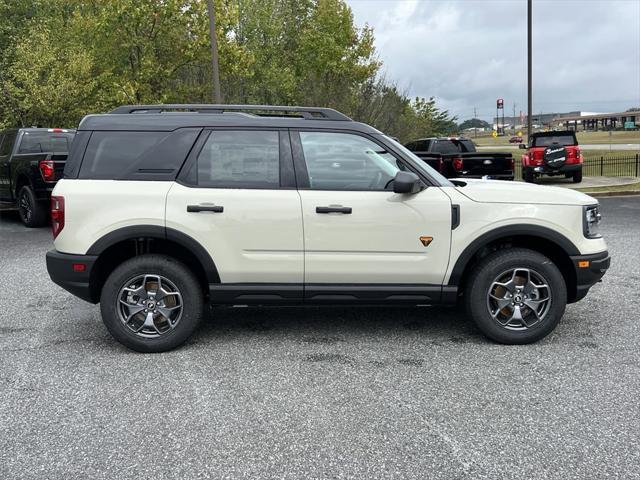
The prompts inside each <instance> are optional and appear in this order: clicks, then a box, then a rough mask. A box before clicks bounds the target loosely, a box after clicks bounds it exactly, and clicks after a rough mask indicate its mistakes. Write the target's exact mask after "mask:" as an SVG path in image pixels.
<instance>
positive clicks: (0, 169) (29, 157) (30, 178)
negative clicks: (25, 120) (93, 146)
mask: <svg viewBox="0 0 640 480" xmlns="http://www.w3.org/2000/svg"><path fill="white" fill-rule="evenodd" d="M74 136H75V130H66V129H62V128H16V129H10V130H4V131H2V132H0V201H2V202H9V203H12V204H15V205H16V206H17V207H18V212H19V214H20V219H21V220H22V222H23V223H24V224H25V225H26V226H27V227H39V226H42V225H45V224H46V223H47V221H48V213H49V202H50V197H51V191H52V190H53V187H54V186H55V184H56V182H57V181H58V179H60V178H62V173H63V171H64V165H65V163H66V160H67V155H68V152H69V148H70V147H71V142H72V141H73V137H74Z"/></svg>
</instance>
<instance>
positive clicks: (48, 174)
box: [38, 160, 56, 182]
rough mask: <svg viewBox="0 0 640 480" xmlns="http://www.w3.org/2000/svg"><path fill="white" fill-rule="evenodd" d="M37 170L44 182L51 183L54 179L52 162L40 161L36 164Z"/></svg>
mask: <svg viewBox="0 0 640 480" xmlns="http://www.w3.org/2000/svg"><path fill="white" fill-rule="evenodd" d="M38 169H40V173H41V174H42V178H43V179H44V181H45V182H53V181H54V180H55V179H56V171H55V168H54V164H53V161H52V160H41V161H40V162H39V163H38Z"/></svg>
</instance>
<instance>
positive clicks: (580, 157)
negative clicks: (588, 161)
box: [576, 148, 582, 163]
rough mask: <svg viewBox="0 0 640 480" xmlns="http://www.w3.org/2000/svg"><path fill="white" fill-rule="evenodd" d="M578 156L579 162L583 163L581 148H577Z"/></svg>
mask: <svg viewBox="0 0 640 480" xmlns="http://www.w3.org/2000/svg"><path fill="white" fill-rule="evenodd" d="M576 158H577V159H578V162H580V163H582V154H581V153H580V149H579V148H576Z"/></svg>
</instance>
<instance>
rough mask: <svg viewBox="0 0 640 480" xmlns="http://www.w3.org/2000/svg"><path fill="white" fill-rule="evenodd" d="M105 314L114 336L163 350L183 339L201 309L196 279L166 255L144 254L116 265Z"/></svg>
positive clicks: (133, 345)
mask: <svg viewBox="0 0 640 480" xmlns="http://www.w3.org/2000/svg"><path fill="white" fill-rule="evenodd" d="M100 310H101V313H102V320H103V321H104V324H105V326H106V327H107V330H109V332H110V333H111V335H113V337H114V338H115V339H116V340H118V341H119V342H120V343H122V344H123V345H125V346H126V347H128V348H130V349H132V350H136V351H138V352H145V353H152V352H165V351H167V350H171V349H173V348H176V347H178V346H180V345H182V344H183V343H184V342H185V341H186V340H187V339H188V338H189V337H190V336H191V334H192V333H193V332H194V331H195V329H196V327H197V326H198V324H199V323H200V320H201V318H202V312H203V294H202V289H201V288H200V285H199V283H198V280H197V279H196V277H195V276H194V275H193V273H192V272H191V271H190V270H189V269H188V268H187V267H186V266H185V265H183V264H182V263H180V262H178V261H176V260H175V259H173V258H171V257H167V256H164V255H141V256H139V257H134V258H132V259H129V260H127V261H125V262H124V263H122V264H121V265H120V266H118V267H117V268H116V269H115V270H114V271H113V273H111V275H109V278H107V281H106V282H105V285H104V288H103V289H102V295H101V297H100Z"/></svg>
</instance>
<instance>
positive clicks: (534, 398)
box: [0, 197, 640, 479]
mask: <svg viewBox="0 0 640 480" xmlns="http://www.w3.org/2000/svg"><path fill="white" fill-rule="evenodd" d="M601 203H602V205H603V209H602V210H603V215H604V219H605V222H604V224H603V231H604V234H605V235H606V238H607V241H608V243H609V247H610V251H611V253H612V257H613V264H612V267H611V270H610V271H609V272H608V274H607V275H606V276H605V279H604V280H605V281H604V283H602V284H599V285H596V286H595V287H594V288H593V289H592V291H591V293H590V295H589V296H588V297H587V298H586V299H585V300H584V301H582V302H580V303H578V304H575V305H571V306H569V307H568V309H567V313H566V315H565V317H564V319H563V321H562V322H561V324H560V326H559V327H558V328H557V329H556V331H555V332H554V333H553V334H552V335H551V336H549V337H547V338H546V339H545V340H543V341H542V342H539V343H537V344H535V345H529V346H519V347H508V346H501V345H496V344H492V343H490V342H488V341H486V340H485V339H484V338H483V337H482V336H481V335H480V334H479V333H478V332H477V331H476V330H474V328H473V327H472V326H471V324H470V323H469V322H467V321H466V320H465V319H464V317H463V316H462V315H460V314H459V313H457V312H456V310H455V309H444V308H413V309H412V308H398V309H393V308H376V309H374V308H350V309H347V308H322V309H319V308H309V309H303V308H270V309H260V308H250V309H248V308H235V309H217V310H214V315H213V316H212V317H211V318H210V319H208V321H206V322H205V324H204V325H203V326H202V328H201V329H200V331H199V333H198V334H197V335H196V337H195V338H194V339H193V340H192V341H191V342H190V343H188V344H187V345H186V346H184V347H183V348H181V349H179V350H176V351H174V352H170V353H166V354H160V355H143V354H137V353H133V352H130V351H128V350H126V349H124V348H123V347H121V346H120V345H119V344H117V343H116V342H115V341H113V340H112V339H111V337H110V336H109V335H108V333H107V331H106V329H105V328H104V326H103V325H102V322H101V320H100V316H99V310H98V307H97V306H94V305H90V304H87V303H84V302H82V301H81V300H78V299H76V298H74V297H72V296H71V295H70V294H67V293H66V292H65V291H63V290H62V289H60V288H58V287H57V286H55V285H54V284H53V283H51V282H50V281H49V278H48V275H47V273H46V267H45V264H44V254H45V252H46V251H47V250H48V249H50V248H51V245H52V241H51V234H50V231H49V230H48V229H39V230H28V229H26V228H23V227H22V226H21V225H20V224H19V222H18V219H17V216H16V215H15V214H14V213H12V212H0V478H2V479H13V478H20V479H30V478H105V479H107V478H108V479H119V478H154V479H162V478H230V479H244V478H252V479H257V478H283V479H284V478H286V479H303V478H362V479H371V478H402V479H414V478H415V479H424V478H458V479H466V478H469V479H477V478H486V479H501V478H512V479H549V478H552V479H569V478H590V479H602V478H624V479H631V478H640V406H639V399H640V335H639V334H640V312H639V310H638V304H639V303H640V294H639V293H638V286H639V285H640V258H639V253H640V248H639V247H640V197H621V198H605V199H601Z"/></svg>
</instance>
